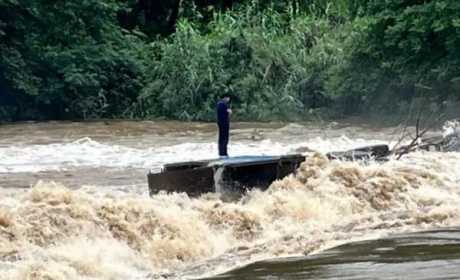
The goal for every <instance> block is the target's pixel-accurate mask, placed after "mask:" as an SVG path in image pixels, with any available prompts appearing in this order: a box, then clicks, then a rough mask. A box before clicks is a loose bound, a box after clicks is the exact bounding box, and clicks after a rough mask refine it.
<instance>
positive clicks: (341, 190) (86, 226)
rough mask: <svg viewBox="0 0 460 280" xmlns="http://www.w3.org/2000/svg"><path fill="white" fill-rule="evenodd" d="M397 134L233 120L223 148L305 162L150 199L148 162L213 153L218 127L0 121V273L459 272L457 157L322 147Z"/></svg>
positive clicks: (417, 275) (446, 275)
mask: <svg viewBox="0 0 460 280" xmlns="http://www.w3.org/2000/svg"><path fill="white" fill-rule="evenodd" d="M409 130H410V129H409ZM412 130H413V129H412ZM401 131H402V130H401V128H398V127H391V126H389V127H382V126H378V125H375V124H366V123H365V122H363V121H362V120H349V121H344V122H341V123H336V122H323V123H316V124H311V123H303V124H294V123H290V124H285V123H236V124H233V126H232V131H231V143H230V146H229V153H230V155H231V156H239V155H280V154H287V153H298V152H301V153H305V154H306V155H307V160H306V162H304V163H303V164H302V166H301V167H300V168H299V170H298V171H297V173H296V175H291V176H288V177H286V178H284V179H282V180H279V181H277V182H275V183H273V184H272V186H271V187H270V188H269V189H268V190H267V191H265V192H261V191H258V190H253V191H250V192H248V193H246V194H245V195H244V196H243V197H241V198H239V199H238V200H230V201H229V200H228V199H222V197H221V196H220V194H214V193H209V194H204V195H202V196H200V197H197V198H191V197H188V196H187V195H186V194H184V193H171V194H166V193H160V194H158V195H155V196H153V197H149V195H148V188H147V180H146V174H147V173H148V172H158V171H159V170H160V168H161V166H162V165H163V164H165V163H170V162H179V161H188V160H197V159H209V158H214V157H215V155H216V154H217V145H216V127H215V125H214V124H205V123H181V122H149V121H144V122H125V121H99V122H47V123H32V122H31V123H18V124H7V125H0V279H34V280H35V279H47V280H50V279H53V280H54V279H56V280H57V279H88V280H89V279H91V280H93V279H140V280H141V279H142V280H143V279H460V172H459V168H460V153H457V152H450V153H438V152H415V153H412V154H409V155H407V156H405V157H403V158H402V159H401V160H395V159H391V160H389V161H388V162H384V163H376V162H367V163H357V162H354V163H353V162H341V161H329V160H328V159H327V158H325V157H324V155H323V154H324V153H326V152H330V151H341V150H347V149H351V148H356V147H360V146H363V145H369V144H381V143H388V144H390V145H393V144H395V143H397V142H398V138H399V136H400V134H401ZM438 132H440V131H438ZM433 133H436V131H434V132H433Z"/></svg>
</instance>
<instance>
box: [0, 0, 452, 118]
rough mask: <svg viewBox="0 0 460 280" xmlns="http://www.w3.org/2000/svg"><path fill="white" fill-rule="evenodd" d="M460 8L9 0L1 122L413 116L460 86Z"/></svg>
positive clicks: (295, 0)
mask: <svg viewBox="0 0 460 280" xmlns="http://www.w3.org/2000/svg"><path fill="white" fill-rule="evenodd" d="M459 16H460V3H459V2H458V1H455V0H434V1H415V0H414V1H400V0H389V1H384V2H382V1H371V0H339V1H326V0H308V1H307V0H306V1H300V0H291V1H288V0H283V1H271V0H240V1H233V0H194V1H193V0H168V1H152V0H80V1H74V0H67V1H57V2H55V1H46V0H29V1H24V0H0V83H1V85H0V94H1V96H0V121H2V120H3V121H4V120H24V119H38V120H43V119H94V118H170V119H181V120H213V119H214V104H215V101H216V99H217V98H218V96H219V95H220V94H221V93H223V92H230V93H232V94H234V95H235V96H236V97H237V98H234V103H236V104H235V107H236V108H237V110H235V113H236V114H235V117H236V118H238V119H240V120H273V119H285V120H292V119H297V120H298V119H308V118H311V117H313V116H318V115H320V116H338V115H351V114H358V113H362V112H364V111H373V112H378V113H384V112H388V111H391V112H392V113H404V112H405V111H407V108H408V107H409V106H410V104H411V102H412V100H413V99H414V98H419V99H420V98H421V99H425V100H429V101H430V102H431V104H434V105H436V106H437V107H439V106H438V105H439V104H442V106H444V107H445V106H448V105H449V104H454V103H455V102H456V101H457V99H458V97H459V92H460V57H459V53H458V50H459V49H460V20H459V18H460V17H459Z"/></svg>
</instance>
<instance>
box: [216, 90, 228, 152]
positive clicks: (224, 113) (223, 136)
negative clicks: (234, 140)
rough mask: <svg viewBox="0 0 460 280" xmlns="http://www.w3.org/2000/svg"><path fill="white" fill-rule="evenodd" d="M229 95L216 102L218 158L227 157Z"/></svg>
mask: <svg viewBox="0 0 460 280" xmlns="http://www.w3.org/2000/svg"><path fill="white" fill-rule="evenodd" d="M229 102H230V95H228V94H224V95H222V99H221V100H219V102H217V125H218V126H219V141H218V142H219V156H220V157H228V152H227V145H228V140H229V134H230V115H231V114H232V109H230V107H229Z"/></svg>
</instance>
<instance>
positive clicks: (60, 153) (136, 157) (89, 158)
mask: <svg viewBox="0 0 460 280" xmlns="http://www.w3.org/2000/svg"><path fill="white" fill-rule="evenodd" d="M381 143H383V142H382V141H377V140H375V141H369V140H364V139H353V140H351V139H349V138H347V137H345V136H342V137H339V138H332V139H326V140H325V139H321V138H314V139H309V140H306V141H304V142H298V143H293V144H286V143H282V142H275V141H271V140H269V139H267V140H262V141H257V142H235V143H231V144H230V147H229V150H230V153H231V155H232V156H242V155H281V154H286V153H294V152H296V150H298V149H299V148H300V149H301V148H303V147H308V148H309V149H311V150H315V151H320V152H329V151H332V150H335V151H337V150H346V149H351V148H356V147H359V146H363V145H370V144H381ZM214 155H217V145H216V144H215V143H209V142H207V143H183V144H179V145H173V146H162V147H143V148H132V147H128V146H123V145H116V144H107V143H99V142H97V141H94V140H92V139H91V138H88V137H85V138H82V139H79V140H76V141H73V142H69V143H54V144H48V145H17V146H15V145H11V146H6V147H0V173H14V172H40V171H49V170H56V171H59V170H66V169H68V168H72V167H110V168H142V169H159V168H160V167H161V166H162V165H163V164H165V163H171V162H178V161H189V160H202V159H209V158H215V157H216V156H214Z"/></svg>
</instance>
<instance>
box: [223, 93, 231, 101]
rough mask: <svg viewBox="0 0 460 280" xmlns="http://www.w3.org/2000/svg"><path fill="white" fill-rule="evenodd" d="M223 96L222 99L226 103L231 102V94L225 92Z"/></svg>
mask: <svg viewBox="0 0 460 280" xmlns="http://www.w3.org/2000/svg"><path fill="white" fill-rule="evenodd" d="M221 97H222V100H223V101H224V102H225V103H228V102H230V94H228V93H224V94H222V96H221Z"/></svg>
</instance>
